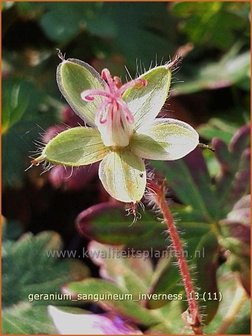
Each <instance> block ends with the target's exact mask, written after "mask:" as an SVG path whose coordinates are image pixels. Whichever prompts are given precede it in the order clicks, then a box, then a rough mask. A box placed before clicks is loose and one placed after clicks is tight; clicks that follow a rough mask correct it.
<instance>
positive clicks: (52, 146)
mask: <svg viewBox="0 0 252 336" xmlns="http://www.w3.org/2000/svg"><path fill="white" fill-rule="evenodd" d="M107 153H108V148H106V147H105V146H104V144H103V142H102V140H101V136H100V133H99V131H98V130H96V129H93V128H90V127H74V128H70V129H69V130H66V131H64V132H61V133H59V134H58V135H57V136H56V137H55V138H53V139H52V140H51V141H49V142H48V144H47V145H46V146H45V148H44V150H43V152H42V155H41V157H43V158H44V159H45V160H46V161H48V162H51V163H55V164H61V165H66V166H73V167H79V166H83V165H88V164H91V163H94V162H97V161H100V160H102V159H103V158H104V156H105V155H106V154H107Z"/></svg>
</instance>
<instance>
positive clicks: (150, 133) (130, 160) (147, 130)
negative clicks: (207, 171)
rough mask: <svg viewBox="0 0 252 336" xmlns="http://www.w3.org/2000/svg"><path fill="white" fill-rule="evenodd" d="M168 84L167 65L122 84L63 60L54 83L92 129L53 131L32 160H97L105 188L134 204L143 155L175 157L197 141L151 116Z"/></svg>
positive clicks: (141, 183)
mask: <svg viewBox="0 0 252 336" xmlns="http://www.w3.org/2000/svg"><path fill="white" fill-rule="evenodd" d="M170 82H171V67H170V65H169V63H168V64H165V65H161V66H157V67H155V68H153V69H151V70H149V71H147V72H145V73H144V74H142V75H141V76H139V77H138V78H137V79H135V80H132V81H130V82H128V83H126V84H124V85H122V83H121V81H120V79H119V78H118V77H114V78H112V76H111V75H110V72H109V71H108V70H107V69H104V70H103V71H102V73H101V76H100V75H99V74H98V73H97V72H96V70H95V69H94V68H92V67H91V66H90V65H88V64H87V63H85V62H82V61H80V60H77V59H71V58H70V59H67V60H64V59H63V60H62V62H61V63H60V64H59V66H58V68H57V83H58V86H59V89H60V91H61V93H62V94H63V96H64V97H65V99H66V100H67V102H68V103H69V105H70V106H71V107H72V109H73V110H74V111H75V113H76V114H77V115H79V116H80V117H81V118H82V119H83V120H85V122H86V123H87V124H88V125H89V126H91V127H75V128H72V129H68V130H66V131H64V132H61V133H60V134H58V135H57V136H56V137H55V138H53V139H52V140H51V141H50V142H49V143H48V144H47V145H46V146H45V148H44V149H43V151H42V153H41V156H40V157H39V158H37V159H35V160H34V161H33V163H34V164H38V163H39V162H41V161H44V160H45V161H48V162H51V163H53V164H61V165H66V166H73V167H76V166H82V165H88V164H92V163H94V162H97V161H101V163H100V165H99V178H100V180H101V182H102V184H103V186H104V188H105V189H106V191H107V192H108V193H109V194H110V195H111V196H112V197H114V198H115V199H117V200H119V201H122V202H133V203H136V202H139V201H140V200H141V198H142V197H143V194H144V191H145V187H146V169H145V164H144V161H143V159H151V160H177V159H179V158H182V157H183V156H185V155H187V154H188V153H190V152H191V151H192V150H193V149H194V148H195V147H196V146H197V145H198V143H199V136H198V133H197V132H196V131H195V130H194V129H193V128H192V127H191V126H190V125H188V124H186V123H185V122H182V121H179V120H176V119H171V118H156V117H157V115H158V113H159V112H160V110H161V108H162V106H163V105H164V103H165V101H166V99H167V96H168V93H169V89H170Z"/></svg>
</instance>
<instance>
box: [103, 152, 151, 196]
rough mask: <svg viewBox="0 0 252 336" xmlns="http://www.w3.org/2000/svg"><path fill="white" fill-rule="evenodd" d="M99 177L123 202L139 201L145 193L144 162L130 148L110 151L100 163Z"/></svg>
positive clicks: (108, 190)
mask: <svg viewBox="0 0 252 336" xmlns="http://www.w3.org/2000/svg"><path fill="white" fill-rule="evenodd" d="M99 177H100V180H101V181H102V184H103V186H104V188H105V189H106V191H107V192H108V193H109V194H110V195H111V196H112V197H114V198H115V199H117V200H119V201H122V202H138V201H140V200H141V198H142V197H143V194H144V190H145V186H146V171H145V166H144V162H143V160H142V159H140V158H138V157H137V156H136V155H134V154H133V153H131V152H130V151H129V150H120V151H113V152H110V153H109V154H108V155H107V156H106V157H105V158H104V159H103V160H102V162H101V163H100V167H99Z"/></svg>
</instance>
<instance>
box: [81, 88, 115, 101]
mask: <svg viewBox="0 0 252 336" xmlns="http://www.w3.org/2000/svg"><path fill="white" fill-rule="evenodd" d="M94 96H103V97H107V98H110V97H111V94H110V93H108V92H106V91H103V90H95V89H94V90H93V89H90V90H85V91H83V92H82V93H81V99H83V100H84V101H87V102H90V101H93V100H94Z"/></svg>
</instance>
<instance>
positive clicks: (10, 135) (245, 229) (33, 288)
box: [2, 2, 250, 334]
mask: <svg viewBox="0 0 252 336" xmlns="http://www.w3.org/2000/svg"><path fill="white" fill-rule="evenodd" d="M2 5H3V6H2V9H3V13H2V22H3V24H2V36H3V53H2V54H3V62H2V73H3V95H2V97H3V105H2V110H3V113H2V126H3V127H2V131H3V185H4V190H3V191H4V195H3V196H4V202H5V203H4V207H3V210H4V211H3V212H4V215H5V217H6V218H7V222H8V224H6V225H5V226H4V232H3V236H4V238H3V239H4V242H3V259H4V261H3V305H4V306H3V308H4V311H3V328H4V332H6V333H18V334H31V333H33V334H40V333H48V334H52V333H55V332H56V330H55V327H54V325H53V323H52V320H51V319H50V318H49V315H48V312H47V308H48V307H47V305H48V304H49V302H44V304H43V302H33V303H31V302H28V300H27V293H45V292H46V293H49V292H53V293H54V292H55V291H56V292H59V291H60V290H61V288H62V286H63V285H65V284H66V283H68V288H69V289H71V291H73V292H74V291H75V292H76V293H77V292H78V293H82V292H83V293H95V294H97V293H98V292H101V293H102V292H104V290H107V291H108V292H111V293H134V294H136V293H149V294H162V293H172V294H179V293H180V294H182V295H184V292H183V288H182V286H180V284H181V280H180V276H179V272H178V269H177V267H176V266H175V265H174V261H175V258H174V257H170V258H167V257H166V258H160V257H159V256H160V253H161V252H162V251H166V250H167V246H169V243H170V242H169V239H168V238H167V235H166V234H164V230H165V227H164V225H163V224H162V223H161V222H159V221H157V219H156V218H155V216H154V215H153V214H152V213H151V212H150V211H147V210H146V211H145V212H144V213H143V214H142V218H141V220H139V221H137V222H136V223H134V224H132V218H131V217H126V216H125V209H124V207H122V205H121V204H118V203H115V202H113V201H111V200H110V199H108V196H107V194H105V193H104V191H103V190H102V189H101V187H100V184H99V182H98V180H95V179H94V175H95V172H96V170H97V167H93V168H92V171H91V173H90V176H88V172H89V169H90V168H89V167H87V170H83V171H79V172H74V173H73V177H72V180H71V176H72V172H71V171H63V170H60V171H59V170H58V167H55V168H53V170H52V171H51V172H50V173H49V174H43V175H42V176H38V174H39V173H41V172H42V171H41V170H39V169H37V168H36V169H33V170H29V171H28V172H24V171H25V168H27V167H28V166H29V164H30V163H29V161H30V159H29V156H32V155H33V154H34V153H35V152H36V151H38V150H39V148H40V147H41V146H43V142H45V141H46V140H45V139H46V138H50V136H52V133H53V134H56V133H57V132H59V131H61V130H63V129H64V128H65V127H69V126H71V127H72V126H73V125H74V124H75V123H77V122H79V121H77V120H74V121H73V119H72V116H71V113H70V112H69V113H70V114H69V115H67V116H66V115H65V114H64V113H65V111H66V110H67V109H66V105H65V104H66V103H65V101H64V99H63V98H62V97H61V95H60V93H59V91H58V88H57V85H56V80H55V70H56V67H57V64H58V63H59V60H58V58H57V50H56V49H60V50H61V51H62V53H63V54H66V57H73V58H78V59H81V60H84V61H86V62H88V63H90V64H91V65H92V66H93V67H95V68H96V69H97V70H98V71H101V69H102V68H104V67H108V68H109V69H110V70H111V73H112V74H114V75H119V76H121V77H122V79H123V80H124V79H125V78H129V77H130V76H132V77H135V75H137V74H140V73H142V72H143V71H144V68H149V67H150V66H151V65H152V66H154V65H155V64H160V63H161V62H162V63H164V62H166V61H168V60H169V59H170V58H172V57H173V56H174V55H175V54H177V53H181V54H182V55H183V56H184V60H183V62H182V63H181V66H180V69H179V71H177V70H176V71H175V72H174V76H173V84H172V91H171V94H170V98H169V99H168V104H166V105H165V106H164V108H163V110H162V111H161V113H162V115H164V114H165V115H166V116H168V117H173V118H178V119H181V120H184V121H186V122H189V123H190V124H192V125H193V126H194V127H195V128H197V130H198V132H199V134H200V136H201V141H202V142H209V143H211V145H212V146H213V148H214V149H215V152H214V153H213V152H210V151H204V152H203V153H202V151H200V150H196V151H194V152H193V153H191V154H190V155H188V156H187V157H186V158H184V159H182V160H179V161H174V162H155V163H154V162H151V166H152V167H155V169H156V170H157V171H158V172H159V173H160V174H162V175H163V176H164V177H166V179H167V185H168V197H169V199H170V200H171V201H170V202H171V208H172V211H173V213H174V216H175V219H176V222H177V226H178V228H179V230H180V231H181V234H182V239H183V242H184V244H185V250H186V252H187V253H188V260H189V262H190V265H191V267H192V268H193V269H195V271H196V276H195V279H196V280H195V281H196V285H197V286H198V287H199V288H200V290H199V291H200V292H204V291H206V292H210V293H215V292H219V291H220V292H221V293H222V295H223V300H222V301H221V302H218V301H214V300H212V301H211V300H209V301H207V302H202V303H203V306H205V308H204V309H203V313H206V314H207V316H206V317H205V322H206V324H207V325H206V327H205V332H206V333H211V334H213V333H216V331H217V330H218V328H219V326H220V325H221V324H222V322H223V320H224V318H225V316H226V314H227V311H228V308H229V307H230V306H232V304H233V303H234V302H233V301H232V300H233V298H234V293H236V291H237V290H239V288H245V290H246V292H248V291H249V277H248V275H249V256H248V249H249V244H250V241H249V239H248V237H249V232H250V231H249V230H250V229H249V224H250V219H249V206H248V204H249V196H248V193H249V168H250V167H249V158H250V154H249V126H248V124H249V101H250V82H249V79H250V78H249V77H250V58H249V49H250V40H249V34H250V29H249V28H250V25H249V10H250V4H249V3H248V2H175V3H174V2H173V3H161V2H156V3H154V2H152V3H150V2H149V3H116V2H106V3H102V2H94V3H91V2H89V3H79V2H78V3H77V2H61V3H56V2H51V3H50V2H3V4H2ZM125 67H126V69H125ZM50 134H51V135H50ZM34 151H35V152H34ZM83 175H84V177H85V178H83ZM91 181H92V182H91ZM17 195H19V198H17ZM16 200H18V201H16ZM19 200H20V201H19ZM146 203H148V202H146ZM91 205H92V206H91ZM147 208H148V205H147ZM69 209H71V210H69ZM81 209H82V210H83V211H82V212H81V213H80V211H81ZM141 212H142V211H141ZM77 216H78V218H77V229H78V231H79V232H78V235H77V234H76V233H75V231H74V228H73V221H74V218H76V217H77ZM69 218H70V219H71V221H70V219H69ZM69 221H70V227H68V228H66V226H67V225H69ZM48 228H49V229H50V230H52V231H58V232H59V234H61V235H62V236H64V241H63V242H62V241H61V238H60V237H59V235H58V234H57V233H55V232H48V231H47V232H41V233H39V234H38V235H32V234H31V233H27V231H31V232H33V233H37V232H40V231H44V230H48ZM22 232H24V234H23V235H21V233H22ZM20 235H21V238H20ZM80 236H83V237H84V240H83V239H81V238H80ZM90 241H91V243H90ZM88 242H89V245H88V249H89V251H91V250H92V251H93V250H96V251H97V250H99V251H107V250H108V248H111V245H112V246H115V245H120V249H121V250H122V251H125V250H127V249H128V248H133V249H135V250H136V251H140V252H141V253H147V252H148V253H150V252H151V251H152V252H153V253H154V252H156V253H157V255H155V253H154V255H152V261H153V262H150V259H148V258H143V257H141V258H139V259H136V258H133V257H130V258H126V259H125V258H119V259H118V258H113V259H111V258H110V259H106V258H105V259H103V260H101V259H99V258H98V257H96V258H95V257H93V258H92V262H91V261H90V260H86V259H84V263H87V264H88V265H89V267H90V269H91V274H92V276H93V277H92V278H89V279H85V280H83V281H78V280H80V279H81V278H85V277H86V275H87V272H88V271H87V268H86V266H83V263H81V262H80V261H73V260H59V259H58V258H48V257H45V256H46V251H47V250H48V249H49V250H50V249H55V250H60V249H62V248H65V249H67V248H69V249H70V250H71V249H73V250H75V249H76V250H78V249H80V248H82V247H83V244H84V245H85V246H86V243H88ZM146 251H147V252H146ZM196 251H205V257H204V258H199V257H197V256H195V252H196ZM145 259H146V260H145ZM76 267H77V269H76ZM98 277H99V278H98ZM237 279H238V280H237ZM241 284H242V286H243V287H241ZM13 288H15V291H13ZM50 303H53V304H54V305H56V306H58V305H65V306H66V305H68V306H70V307H68V311H69V312H70V313H72V314H75V313H76V308H75V307H72V305H73V303H72V302H66V301H65V302H64V301H63V302H61V303H60V302H50ZM75 304H76V303H75ZM80 305H81V312H82V314H86V313H87V311H84V310H83V309H82V308H85V309H86V303H85V302H80ZM97 306H99V308H97ZM60 309H61V308H60ZM97 309H98V312H99V313H100V310H99V309H102V311H104V310H105V311H107V312H109V313H112V315H113V318H114V316H116V317H118V318H119V319H126V321H127V322H128V321H129V322H131V323H132V324H133V326H134V327H135V330H138V329H139V328H140V329H141V328H142V329H143V330H145V331H146V332H148V333H151V332H153V333H157V332H161V333H181V332H182V331H181V330H183V328H184V325H183V321H182V319H181V318H180V314H181V312H182V311H184V310H185V309H186V304H185V302H181V301H178V300H177V301H176V300H171V301H169V302H166V301H165V302H164V301H162V300H154V299H149V300H146V301H145V302H130V301H124V302H120V301H109V302H98V303H95V304H94V303H93V304H92V305H91V308H90V310H91V311H92V312H97ZM249 309H250V307H249V303H248V300H247V301H245V303H244V304H243V306H242V308H241V310H240V312H239V313H238V315H237V318H235V319H234V321H233V322H232V324H231V325H230V326H229V328H228V329H227V330H226V332H227V333H228V334H246V333H249ZM97 316H98V317H99V316H100V315H97ZM113 318H112V317H109V319H110V320H111V321H112V324H113ZM185 333H190V330H189V329H188V330H186V331H185Z"/></svg>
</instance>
